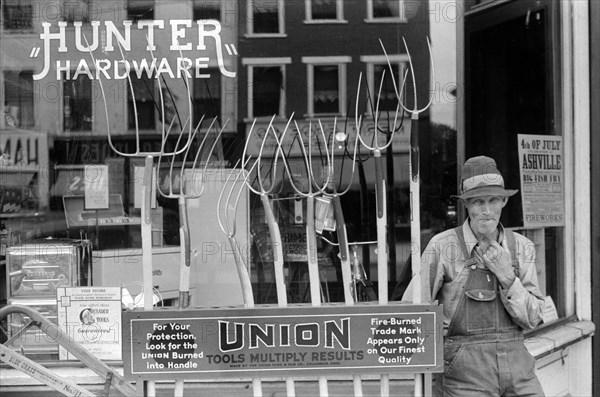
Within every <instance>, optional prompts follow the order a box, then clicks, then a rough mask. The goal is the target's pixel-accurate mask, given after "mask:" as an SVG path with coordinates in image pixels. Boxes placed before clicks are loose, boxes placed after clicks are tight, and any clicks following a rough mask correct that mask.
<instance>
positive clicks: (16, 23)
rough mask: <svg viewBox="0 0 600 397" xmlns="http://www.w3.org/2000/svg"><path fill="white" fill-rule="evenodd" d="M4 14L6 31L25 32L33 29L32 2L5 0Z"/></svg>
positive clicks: (29, 0)
mask: <svg viewBox="0 0 600 397" xmlns="http://www.w3.org/2000/svg"><path fill="white" fill-rule="evenodd" d="M2 13H3V14H4V15H3V17H4V29H7V30H23V29H31V28H32V26H33V25H32V22H33V6H32V5H31V0H4V1H3V2H2Z"/></svg>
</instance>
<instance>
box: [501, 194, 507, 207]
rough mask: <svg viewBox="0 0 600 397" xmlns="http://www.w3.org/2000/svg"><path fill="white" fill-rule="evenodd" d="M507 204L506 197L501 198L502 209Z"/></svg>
mask: <svg viewBox="0 0 600 397" xmlns="http://www.w3.org/2000/svg"><path fill="white" fill-rule="evenodd" d="M507 203H508V197H506V196H504V197H503V198H502V208H504V207H505V206H506V204H507Z"/></svg>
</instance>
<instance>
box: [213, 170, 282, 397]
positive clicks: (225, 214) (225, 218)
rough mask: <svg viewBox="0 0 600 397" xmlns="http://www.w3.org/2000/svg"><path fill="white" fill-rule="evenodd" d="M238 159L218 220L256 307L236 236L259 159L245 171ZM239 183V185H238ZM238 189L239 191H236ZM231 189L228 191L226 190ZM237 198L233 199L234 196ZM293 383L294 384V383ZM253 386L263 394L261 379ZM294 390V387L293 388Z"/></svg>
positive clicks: (246, 299) (247, 294)
mask: <svg viewBox="0 0 600 397" xmlns="http://www.w3.org/2000/svg"><path fill="white" fill-rule="evenodd" d="M248 161H249V160H248ZM239 163H240V161H238V162H237V163H236V164H235V166H234V167H233V169H232V170H231V172H230V173H229V175H228V176H227V180H226V181H225V185H224V186H223V189H221V193H220V194H219V200H218V204H217V221H218V223H219V227H220V228H221V231H222V232H223V233H224V234H225V235H226V236H227V239H228V240H229V245H230V247H231V250H232V252H233V258H234V261H235V266H236V268H237V272H238V276H239V278H240V283H241V286H242V296H243V298H244V304H245V305H246V307H249V308H250V307H254V295H253V293H252V282H251V281H250V271H249V269H248V264H247V262H246V260H245V259H244V257H245V256H244V254H243V253H242V252H241V250H240V245H239V244H238V242H237V239H236V238H235V234H236V222H235V218H236V212H237V207H238V204H239V202H240V197H241V195H242V193H243V192H244V186H245V185H246V182H247V179H248V175H249V174H250V173H251V172H252V169H253V168H254V167H255V166H256V165H257V163H258V161H255V162H254V164H253V165H252V167H251V169H250V171H249V172H248V173H245V172H244V171H243V169H244V166H245V165H246V164H247V163H244V162H242V165H241V166H240V168H241V169H240V170H238V169H237V167H238V164H239ZM234 173H237V175H236V176H235V180H234V182H233V183H232V184H231V187H228V185H229V184H230V181H231V178H232V176H233V174H234ZM241 176H244V182H245V183H244V184H238V182H239V180H240V177H241ZM238 185H239V186H238ZM236 189H237V193H235V195H234V192H235V190H236ZM227 190H229V191H228V192H227V193H226V191H227ZM233 197H235V199H234V200H233V201H232V198H233ZM292 385H293V384H292ZM252 388H253V391H254V395H255V396H262V385H261V381H260V379H256V378H253V379H252ZM292 390H293V389H292Z"/></svg>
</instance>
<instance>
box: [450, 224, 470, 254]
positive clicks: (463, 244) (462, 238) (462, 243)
mask: <svg viewBox="0 0 600 397" xmlns="http://www.w3.org/2000/svg"><path fill="white" fill-rule="evenodd" d="M454 232H455V233H456V237H457V238H458V244H459V245H460V249H461V250H462V252H463V255H464V257H465V259H466V260H468V259H469V258H470V257H471V253H470V252H469V250H468V249H467V243H466V242H465V235H464V234H463V230H462V226H458V227H455V228H454Z"/></svg>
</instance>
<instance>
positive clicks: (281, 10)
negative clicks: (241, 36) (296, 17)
mask: <svg viewBox="0 0 600 397" xmlns="http://www.w3.org/2000/svg"><path fill="white" fill-rule="evenodd" d="M259 1H260V0H248V2H247V3H246V34H245V36H246V37H254V38H260V37H285V36H286V34H285V7H284V0H266V1H270V2H272V3H275V2H277V27H278V31H277V32H256V31H255V30H256V29H255V25H256V24H255V8H256V7H255V4H256V3H258V2H259Z"/></svg>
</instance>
